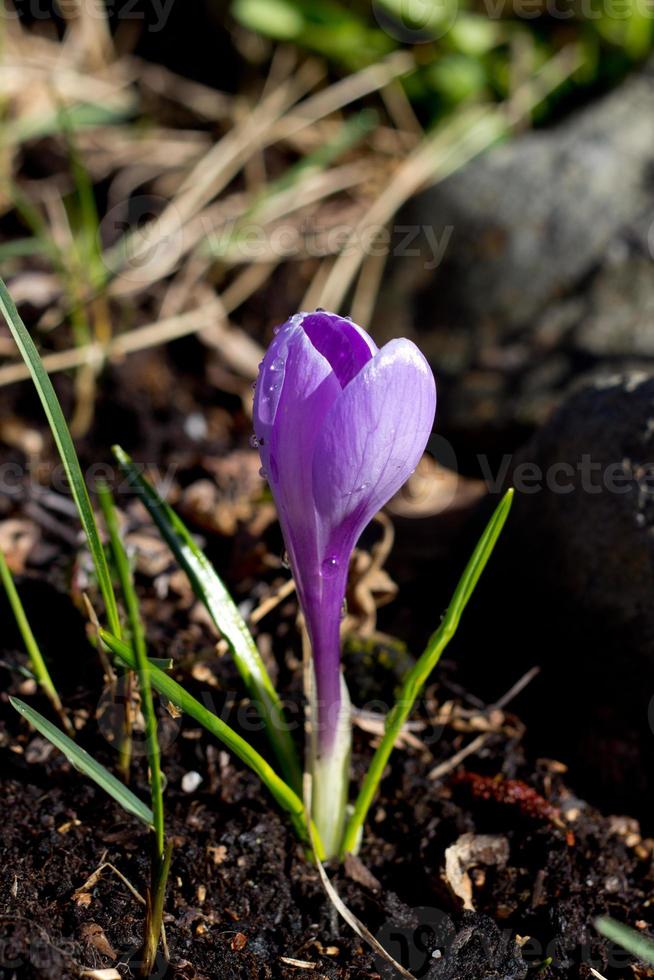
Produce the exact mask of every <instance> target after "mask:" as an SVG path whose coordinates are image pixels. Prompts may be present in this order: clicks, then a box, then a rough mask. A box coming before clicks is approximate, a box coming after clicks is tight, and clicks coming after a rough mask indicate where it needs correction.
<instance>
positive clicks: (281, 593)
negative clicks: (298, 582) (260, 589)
mask: <svg viewBox="0 0 654 980" xmlns="http://www.w3.org/2000/svg"><path fill="white" fill-rule="evenodd" d="M293 592H295V581H294V580H293V579H292V578H290V579H288V581H287V582H284V584H283V585H282V586H281V587H280V588H279V589H277V591H276V592H275V593H273V595H270V596H268V597H267V598H266V599H264V600H263V602H260V603H259V605H258V606H257V608H256V609H253V610H252V612H251V613H250V622H251V623H253V624H254V623H259V622H260V621H261V620H262V619H263V618H264V616H267V615H268V613H269V612H272V611H273V609H275V608H276V607H277V606H278V605H279V604H280V602H283V601H284V599H286V598H288V596H290V595H292V594H293Z"/></svg>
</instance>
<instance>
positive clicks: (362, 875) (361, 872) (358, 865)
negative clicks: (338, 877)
mask: <svg viewBox="0 0 654 980" xmlns="http://www.w3.org/2000/svg"><path fill="white" fill-rule="evenodd" d="M345 874H346V875H347V876H348V878H351V879H352V881H356V882H357V884H359V885H363V887H364V888H369V889H370V891H373V892H378V891H381V884H380V883H379V882H378V881H377V879H376V878H375V876H374V874H373V873H372V871H369V870H368V868H366V866H365V864H364V863H363V861H362V860H361V859H360V858H358V857H357V856H356V855H355V854H346V855H345Z"/></svg>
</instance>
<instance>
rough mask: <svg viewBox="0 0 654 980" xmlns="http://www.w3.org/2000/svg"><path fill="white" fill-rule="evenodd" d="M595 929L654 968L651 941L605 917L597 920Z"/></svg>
mask: <svg viewBox="0 0 654 980" xmlns="http://www.w3.org/2000/svg"><path fill="white" fill-rule="evenodd" d="M595 928H596V929H597V931H598V932H599V933H600V935H602V936H604V937H605V938H606V939H610V940H611V941H612V942H614V943H617V944H618V946H622V948H623V949H626V950H627V952H628V953H631V955H632V956H637V957H638V959H640V960H643V961H644V962H645V963H649V964H650V966H654V942H653V941H652V940H651V939H649V938H647V937H645V936H641V935H639V934H638V933H637V932H635V931H634V930H633V929H630V928H629V927H628V926H625V925H623V924H622V923H621V922H615V921H614V919H609V918H607V917H605V916H602V917H601V918H599V919H596V920H595Z"/></svg>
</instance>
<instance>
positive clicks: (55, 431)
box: [0, 279, 121, 636]
mask: <svg viewBox="0 0 654 980" xmlns="http://www.w3.org/2000/svg"><path fill="white" fill-rule="evenodd" d="M0 312H2V314H3V316H4V318H5V320H6V322H7V326H8V327H9V329H10V330H11V333H12V334H13V337H14V340H15V341H16V344H17V346H18V349H19V351H20V353H21V355H22V357H23V360H24V361H25V363H26V364H27V366H28V368H29V370H30V374H31V375H32V379H33V381H34V385H35V387H36V390H37V392H38V395H39V398H40V399H41V404H42V405H43V408H44V411H45V414H46V417H47V419H48V422H49V424H50V429H51V430H52V435H53V437H54V440H55V443H56V445H57V449H58V450H59V455H60V457H61V462H62V463H63V466H64V470H65V472H66V476H67V477H68V482H69V484H70V488H71V492H72V494H73V498H74V500H75V503H76V505H77V510H78V512H79V516H80V521H81V523H82V528H83V529H84V533H85V535H86V540H87V542H88V546H89V550H90V552H91V557H92V559H93V564H94V565H95V571H96V575H97V578H98V585H99V586H100V591H101V593H102V598H103V599H104V604H105V608H106V612H107V621H108V623H109V628H110V629H111V632H112V633H114V634H116V635H117V636H120V635H121V628H120V620H119V618H118V607H117V605H116V597H115V595H114V590H113V586H112V584H111V575H110V574H109V566H108V565H107V559H106V557H105V553H104V549H103V547H102V543H101V541H100V535H99V533H98V527H97V524H96V522H95V516H94V514H93V508H92V507H91V501H90V499H89V493H88V490H87V488H86V484H85V482H84V477H83V476H82V470H81V468H80V465H79V460H78V458H77V453H76V452H75V447H74V445H73V440H72V438H71V435H70V432H69V431H68V426H67V424H66V420H65V418H64V413H63V412H62V410H61V405H60V404H59V399H58V398H57V396H56V394H55V390H54V388H53V387H52V382H51V381H50V378H49V377H48V374H47V372H46V370H45V368H44V367H43V365H42V363H41V359H40V357H39V354H38V351H37V349H36V347H35V345H34V341H33V340H32V338H31V337H30V335H29V331H28V330H27V327H26V326H25V324H24V323H23V321H22V320H21V318H20V316H19V314H18V310H17V309H16V306H15V304H14V301H13V300H12V298H11V296H10V295H9V290H8V289H7V287H6V286H5V284H4V282H3V281H2V279H0Z"/></svg>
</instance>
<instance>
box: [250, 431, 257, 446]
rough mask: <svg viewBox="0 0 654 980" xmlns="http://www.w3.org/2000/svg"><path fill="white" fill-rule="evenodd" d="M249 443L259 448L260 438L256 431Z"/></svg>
mask: <svg viewBox="0 0 654 980" xmlns="http://www.w3.org/2000/svg"><path fill="white" fill-rule="evenodd" d="M249 443H250V446H251V447H252V449H258V448H259V440H258V439H257V437H256V434H255V433H254V432H253V433H252V435H251V436H250V439H249Z"/></svg>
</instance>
